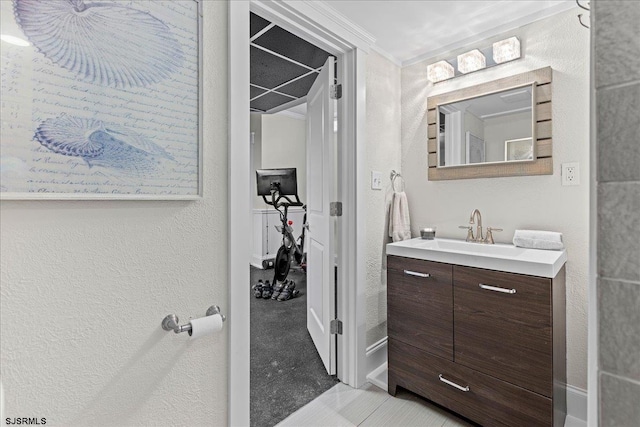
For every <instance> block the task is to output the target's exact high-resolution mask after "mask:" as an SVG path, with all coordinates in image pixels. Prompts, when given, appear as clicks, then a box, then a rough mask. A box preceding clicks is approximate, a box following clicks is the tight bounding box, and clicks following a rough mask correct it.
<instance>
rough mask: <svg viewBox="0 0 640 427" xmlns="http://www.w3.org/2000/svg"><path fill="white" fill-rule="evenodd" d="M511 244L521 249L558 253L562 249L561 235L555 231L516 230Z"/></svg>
mask: <svg viewBox="0 0 640 427" xmlns="http://www.w3.org/2000/svg"><path fill="white" fill-rule="evenodd" d="M513 244H514V245H515V246H519V247H521V248H530V249H547V250H554V251H559V250H562V249H564V244H563V243H562V233H556V232H555V231H539V230H516V232H515V233H514V234H513Z"/></svg>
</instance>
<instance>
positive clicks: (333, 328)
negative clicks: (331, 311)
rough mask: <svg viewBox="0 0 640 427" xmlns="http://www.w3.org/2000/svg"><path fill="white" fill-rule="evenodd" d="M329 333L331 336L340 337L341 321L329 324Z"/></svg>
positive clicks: (333, 321)
mask: <svg viewBox="0 0 640 427" xmlns="http://www.w3.org/2000/svg"><path fill="white" fill-rule="evenodd" d="M329 332H331V334H332V335H342V320H338V319H333V320H332V321H331V323H330V324H329Z"/></svg>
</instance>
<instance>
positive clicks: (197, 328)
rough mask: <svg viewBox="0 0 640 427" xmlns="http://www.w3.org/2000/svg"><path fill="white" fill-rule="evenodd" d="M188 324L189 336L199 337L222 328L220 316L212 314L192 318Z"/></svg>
mask: <svg viewBox="0 0 640 427" xmlns="http://www.w3.org/2000/svg"><path fill="white" fill-rule="evenodd" d="M189 324H190V325H191V330H190V331H189V335H190V336H191V338H200V337H204V336H207V335H213V333H215V332H218V331H221V330H222V316H221V315H219V314H214V315H212V316H206V317H200V318H198V319H192V320H191V321H190V322H189Z"/></svg>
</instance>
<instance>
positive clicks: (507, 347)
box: [387, 256, 566, 426]
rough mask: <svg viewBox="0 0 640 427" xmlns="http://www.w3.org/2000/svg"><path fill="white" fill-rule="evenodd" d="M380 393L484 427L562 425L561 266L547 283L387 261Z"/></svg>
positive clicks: (408, 261) (518, 276) (541, 279)
mask: <svg viewBox="0 0 640 427" xmlns="http://www.w3.org/2000/svg"><path fill="white" fill-rule="evenodd" d="M387 268H388V272H387V304H388V334H389V393H390V394H392V395H395V394H396V390H397V387H398V386H400V387H403V388H406V389H408V390H411V391H413V392H415V393H418V394H420V395H422V396H424V397H426V398H427V399H430V400H432V401H434V402H436V403H438V404H440V405H443V406H445V407H447V408H449V409H451V410H453V411H455V412H457V413H459V414H460V415H462V416H465V417H467V418H469V419H471V420H472V421H475V422H477V423H480V424H482V425H486V426H505V425H506V426H562V425H564V419H565V414H566V397H565V396H566V391H565V384H566V341H565V337H566V332H565V283H564V268H562V269H561V270H560V272H559V274H558V275H557V276H556V277H555V278H553V279H550V278H544V277H533V276H526V275H521V274H513V273H504V272H497V271H491V270H484V269H479V268H471V267H464V266H459V265H451V264H443V263H436V262H431V261H423V260H417V259H412V258H404V257H397V256H389V257H388V263H387Z"/></svg>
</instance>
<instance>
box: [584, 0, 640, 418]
mask: <svg viewBox="0 0 640 427" xmlns="http://www.w3.org/2000/svg"><path fill="white" fill-rule="evenodd" d="M591 6H592V8H593V9H592V14H593V16H592V29H591V30H592V31H593V39H592V40H593V44H594V46H593V52H594V57H593V58H592V61H593V63H594V68H595V79H594V80H595V86H596V88H595V89H596V91H595V103H596V104H595V108H596V117H597V136H596V144H597V147H596V152H597V156H598V159H597V165H598V167H597V174H598V176H597V181H598V184H597V185H598V191H597V194H598V202H597V206H598V214H597V240H598V247H597V259H598V261H597V263H598V267H597V269H598V281H597V284H598V285H597V286H598V304H597V305H598V352H599V355H598V372H599V373H598V375H599V378H598V383H599V405H600V407H599V418H600V420H599V425H600V426H607V427H608V426H640V36H639V34H638V33H639V30H638V28H640V1H638V0H615V1H614V0H593V1H591Z"/></svg>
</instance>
